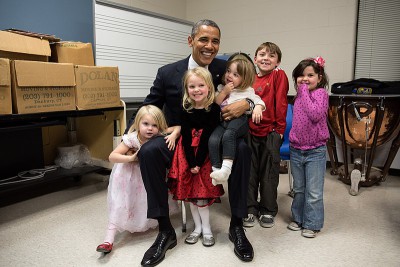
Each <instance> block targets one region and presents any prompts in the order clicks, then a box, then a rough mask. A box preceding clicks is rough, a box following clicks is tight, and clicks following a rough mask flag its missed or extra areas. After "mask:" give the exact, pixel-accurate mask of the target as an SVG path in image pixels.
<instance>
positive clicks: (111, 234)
mask: <svg viewBox="0 0 400 267" xmlns="http://www.w3.org/2000/svg"><path fill="white" fill-rule="evenodd" d="M116 233H117V227H116V226H115V225H114V224H112V223H109V224H108V228H107V231H106V237H105V238H104V242H108V243H110V244H112V243H114V238H115V234H116Z"/></svg>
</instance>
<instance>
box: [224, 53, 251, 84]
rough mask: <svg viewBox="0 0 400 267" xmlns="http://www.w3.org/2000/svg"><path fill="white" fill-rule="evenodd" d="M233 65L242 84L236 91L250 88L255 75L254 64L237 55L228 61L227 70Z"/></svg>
mask: <svg viewBox="0 0 400 267" xmlns="http://www.w3.org/2000/svg"><path fill="white" fill-rule="evenodd" d="M233 63H236V69H237V72H238V74H239V75H240V76H241V77H242V83H241V84H240V85H239V86H238V88H237V89H240V90H242V89H247V88H248V87H250V86H252V85H253V82H254V77H255V75H256V72H255V69H254V64H253V63H252V62H251V61H249V60H248V59H247V58H245V57H243V56H239V55H238V56H236V57H234V58H233V59H232V60H230V61H228V63H227V64H226V68H227V69H228V68H229V67H230V66H231V65H232V64H233Z"/></svg>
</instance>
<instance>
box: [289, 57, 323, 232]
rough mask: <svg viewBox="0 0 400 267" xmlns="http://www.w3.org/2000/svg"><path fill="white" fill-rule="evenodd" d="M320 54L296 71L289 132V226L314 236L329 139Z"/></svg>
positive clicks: (320, 213) (319, 224)
mask: <svg viewBox="0 0 400 267" xmlns="http://www.w3.org/2000/svg"><path fill="white" fill-rule="evenodd" d="M324 65H325V60H324V59H323V58H321V57H317V58H309V59H305V60H302V61H301V62H300V63H299V64H298V65H297V66H296V68H295V69H294V70H293V75H292V76H293V81H294V83H295V88H296V91H297V95H296V97H295V100H294V107H293V123H292V129H291V131H290V133H289V141H290V167H291V170H292V175H293V190H294V198H293V202H292V207H291V210H292V222H291V223H290V224H289V225H288V228H289V229H290V230H293V231H298V230H302V236H304V237H308V238H313V237H315V236H316V235H317V233H318V232H319V231H320V230H321V229H322V227H323V225H324V202H323V190H324V176H325V170H326V142H327V140H328V139H329V131H328V125H327V114H328V107H329V106H328V99H329V96H328V92H327V88H328V86H329V85H328V77H327V75H326V73H325V67H324Z"/></svg>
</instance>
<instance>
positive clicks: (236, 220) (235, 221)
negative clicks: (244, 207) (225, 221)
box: [229, 215, 243, 227]
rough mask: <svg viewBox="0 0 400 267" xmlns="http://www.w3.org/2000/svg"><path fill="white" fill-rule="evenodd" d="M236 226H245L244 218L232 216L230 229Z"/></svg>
mask: <svg viewBox="0 0 400 267" xmlns="http://www.w3.org/2000/svg"><path fill="white" fill-rule="evenodd" d="M234 226H243V221H242V218H239V217H236V216H234V215H232V217H231V224H230V226H229V227H234Z"/></svg>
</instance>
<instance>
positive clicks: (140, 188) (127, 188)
mask: <svg viewBox="0 0 400 267" xmlns="http://www.w3.org/2000/svg"><path fill="white" fill-rule="evenodd" d="M179 129H180V127H179V126H176V127H170V128H167V122H166V121H165V118H164V114H163V113H162V111H161V110H160V109H159V108H158V107H156V106H153V105H147V106H143V107H141V108H140V109H139V110H138V112H137V114H136V117H135V121H134V123H133V124H132V126H131V128H130V129H129V131H128V133H127V134H125V135H123V136H122V142H121V143H120V144H119V145H118V146H117V147H116V148H115V149H114V151H112V152H111V154H110V156H109V160H110V162H112V163H114V166H113V168H112V171H111V174H110V180H109V185H108V194H107V203H108V216H109V223H108V228H107V231H106V236H105V239H104V243H102V244H100V245H99V246H98V247H97V249H96V250H97V251H98V252H104V253H109V252H111V250H112V248H113V243H114V238H115V234H116V233H117V231H119V232H122V231H124V230H126V231H129V232H131V233H133V232H144V231H146V230H148V229H149V228H155V227H156V226H157V221H156V220H153V219H147V194H146V190H145V188H144V185H143V181H142V175H141V173H140V167H139V162H138V158H137V154H138V151H139V149H140V147H141V146H142V145H143V144H144V143H146V142H147V141H148V140H149V139H151V138H152V137H154V136H157V135H161V134H166V133H171V134H170V135H168V136H166V137H165V142H166V143H167V145H168V148H169V149H170V150H173V149H174V148H175V140H176V139H177V138H178V137H179ZM170 204H173V203H170ZM170 207H171V211H172V210H173V209H172V208H173V206H171V205H170ZM176 209H177V206H176V205H175V210H176Z"/></svg>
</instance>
